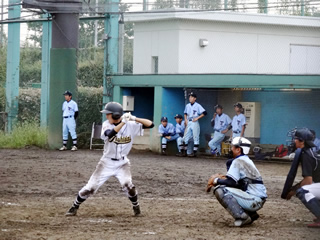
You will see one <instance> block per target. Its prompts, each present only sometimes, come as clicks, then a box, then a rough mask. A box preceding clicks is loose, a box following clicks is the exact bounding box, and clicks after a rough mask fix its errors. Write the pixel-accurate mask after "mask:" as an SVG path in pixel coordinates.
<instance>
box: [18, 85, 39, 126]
mask: <svg viewBox="0 0 320 240" xmlns="http://www.w3.org/2000/svg"><path fill="white" fill-rule="evenodd" d="M40 98H41V89H35V88H20V90H19V110H18V121H19V122H23V121H31V120H32V121H35V122H37V123H40Z"/></svg>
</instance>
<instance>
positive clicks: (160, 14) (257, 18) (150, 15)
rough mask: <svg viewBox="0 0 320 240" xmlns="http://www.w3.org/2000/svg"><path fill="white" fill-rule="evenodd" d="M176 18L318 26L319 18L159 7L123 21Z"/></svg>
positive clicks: (129, 16)
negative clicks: (159, 8) (193, 10)
mask: <svg viewBox="0 0 320 240" xmlns="http://www.w3.org/2000/svg"><path fill="white" fill-rule="evenodd" d="M178 19H183V20H198V21H212V22H226V23H227V22H229V23H247V24H265V25H281V26H296V27H315V28H320V18H318V17H305V16H286V15H268V14H252V13H239V12H215V11H208V12H204V11H201V12H200V11H195V12H192V11H190V9H161V10H158V11H149V12H146V13H132V14H126V16H125V21H127V22H150V21H162V20H178Z"/></svg>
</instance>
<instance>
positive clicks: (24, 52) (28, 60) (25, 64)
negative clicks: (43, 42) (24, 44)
mask: <svg viewBox="0 0 320 240" xmlns="http://www.w3.org/2000/svg"><path fill="white" fill-rule="evenodd" d="M40 82H41V48H21V52H20V81H19V85H20V87H28V86H29V85H30V84H31V83H40Z"/></svg>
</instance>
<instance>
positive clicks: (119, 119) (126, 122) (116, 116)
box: [66, 102, 154, 216]
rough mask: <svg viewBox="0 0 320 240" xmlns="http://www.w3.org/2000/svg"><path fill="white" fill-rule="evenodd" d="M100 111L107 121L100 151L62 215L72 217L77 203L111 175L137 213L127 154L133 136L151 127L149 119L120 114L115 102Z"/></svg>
mask: <svg viewBox="0 0 320 240" xmlns="http://www.w3.org/2000/svg"><path fill="white" fill-rule="evenodd" d="M101 112H102V113H105V114H106V117H107V120H106V121H105V122H104V123H103V124H102V130H101V139H103V140H104V142H105V144H104V151H103V156H102V157H101V159H100V161H99V163H98V165H97V167H96V169H95V171H94V172H93V174H92V176H91V177H90V179H89V181H88V183H87V184H86V185H85V186H84V187H83V188H82V189H81V190H80V191H79V193H78V196H77V197H76V199H75V201H74V202H73V204H72V207H71V208H70V209H69V210H68V212H67V213H66V216H75V215H76V213H77V210H78V208H79V206H80V204H81V203H83V202H84V201H85V200H86V199H87V198H88V197H89V196H91V195H92V194H94V193H96V192H97V191H98V189H99V187H101V185H102V184H103V183H104V182H106V181H107V180H108V179H109V178H110V177H112V176H115V177H116V178H117V179H118V180H119V182H120V184H121V187H122V189H123V191H124V192H126V194H127V196H128V198H129V200H130V201H131V203H132V205H133V211H134V215H135V216H137V215H139V214H140V206H139V202H138V192H137V190H136V188H135V186H134V185H133V183H132V179H131V171H130V161H129V159H128V157H127V155H128V154H129V152H130V150H131V148H132V142H133V139H134V137H136V136H142V135H143V129H145V128H152V127H153V126H154V125H153V123H152V121H150V120H147V119H143V118H137V117H135V116H132V115H131V114H130V113H125V114H123V109H122V106H121V105H120V104H119V103H117V102H109V103H108V104H106V106H105V108H104V110H103V111H101Z"/></svg>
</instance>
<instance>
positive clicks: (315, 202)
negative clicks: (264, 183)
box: [281, 128, 320, 228]
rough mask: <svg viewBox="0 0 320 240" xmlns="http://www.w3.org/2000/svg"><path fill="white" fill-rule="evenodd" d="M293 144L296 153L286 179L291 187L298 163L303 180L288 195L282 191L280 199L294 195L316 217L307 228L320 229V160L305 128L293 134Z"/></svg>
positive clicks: (310, 135) (310, 136) (311, 137)
mask: <svg viewBox="0 0 320 240" xmlns="http://www.w3.org/2000/svg"><path fill="white" fill-rule="evenodd" d="M294 142H295V145H296V148H297V151H296V154H295V155H296V156H295V157H296V158H295V159H294V160H293V162H292V165H291V169H290V172H289V174H288V177H292V182H291V183H290V185H291V186H292V183H293V180H294V178H295V176H296V174H297V169H298V166H299V162H301V167H302V177H303V179H302V181H301V182H299V183H298V184H296V185H295V186H294V187H292V188H291V190H290V191H289V192H288V193H284V192H285V191H284V192H283V195H281V197H283V198H284V197H286V199H287V200H289V199H291V197H292V196H293V195H296V196H297V197H298V198H299V199H300V200H301V202H302V203H303V204H304V205H305V206H306V208H308V209H309V211H310V212H311V213H312V214H313V215H314V216H315V217H316V218H315V219H314V223H311V224H309V225H307V226H308V227H314V228H320V160H319V159H317V157H316V156H315V154H314V152H313V151H312V148H313V147H315V145H314V143H313V134H312V133H311V131H310V130H309V129H307V128H303V129H299V130H297V131H296V133H295V136H294ZM296 160H297V161H296ZM290 175H293V176H290ZM288 177H287V181H288ZM287 181H286V184H287ZM285 188H286V185H285Z"/></svg>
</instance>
